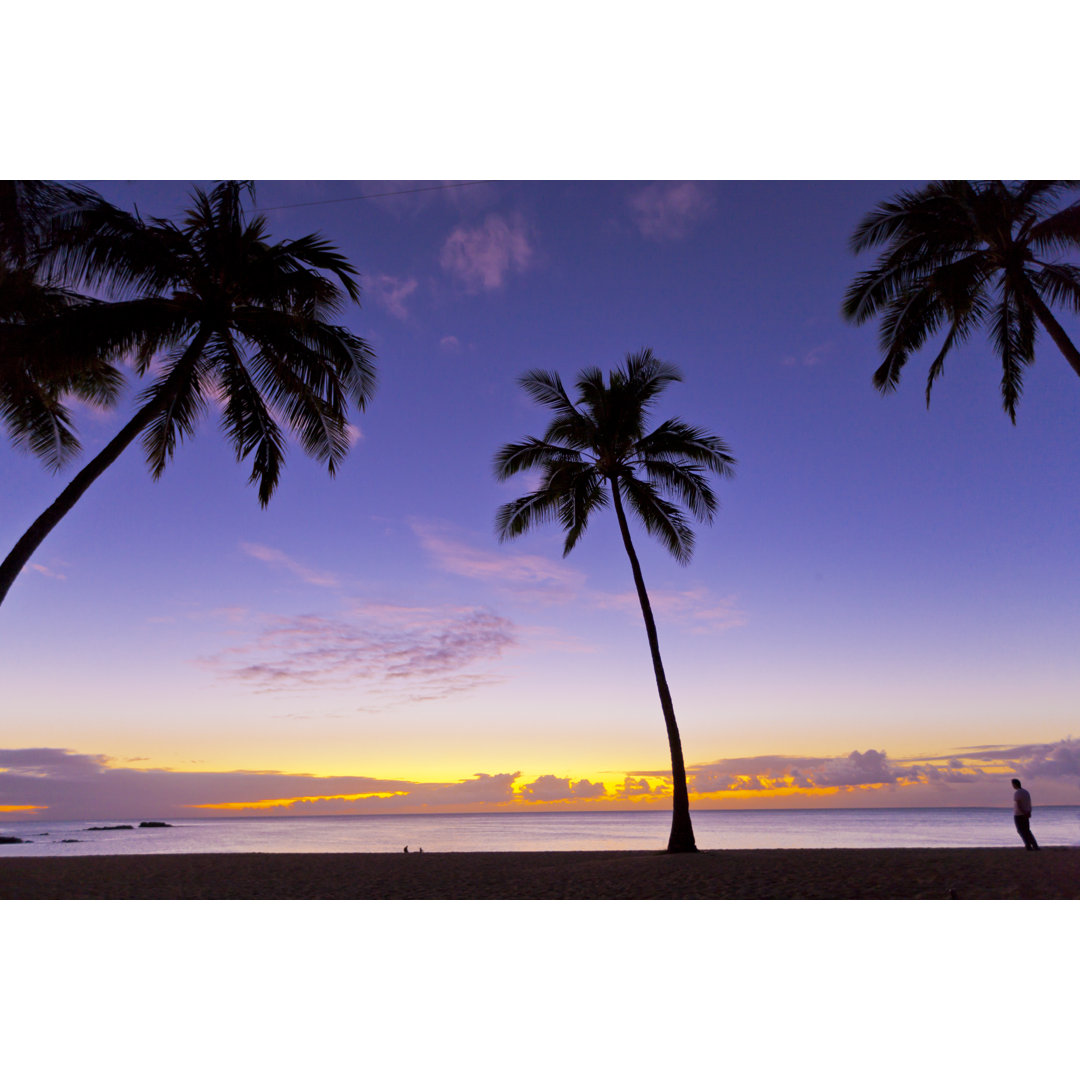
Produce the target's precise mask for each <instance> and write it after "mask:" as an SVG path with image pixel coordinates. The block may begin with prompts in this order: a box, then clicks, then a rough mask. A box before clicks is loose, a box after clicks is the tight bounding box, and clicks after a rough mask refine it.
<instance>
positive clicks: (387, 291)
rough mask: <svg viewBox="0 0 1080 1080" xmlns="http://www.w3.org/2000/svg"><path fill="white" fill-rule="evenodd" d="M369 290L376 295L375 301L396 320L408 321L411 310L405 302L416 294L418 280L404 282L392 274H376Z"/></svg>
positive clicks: (369, 282)
mask: <svg viewBox="0 0 1080 1080" xmlns="http://www.w3.org/2000/svg"><path fill="white" fill-rule="evenodd" d="M367 284H368V288H369V289H370V290H371V291H372V292H373V293H374V294H375V301H376V303H378V304H379V306H380V307H383V308H385V309H386V310H387V311H388V312H390V314H391V315H393V316H394V318H395V319H402V320H404V319H407V318H408V317H409V310H408V308H406V307H405V300H406V299H407V298H408V297H410V296H412V294H413V293H414V292H416V289H417V285H418V282H417V280H416V278H409V279H407V280H405V281H402V280H401V278H396V277H393V276H391V275H390V274H376V275H375V276H374V277H372V278H370V279H369V280H368V283H367Z"/></svg>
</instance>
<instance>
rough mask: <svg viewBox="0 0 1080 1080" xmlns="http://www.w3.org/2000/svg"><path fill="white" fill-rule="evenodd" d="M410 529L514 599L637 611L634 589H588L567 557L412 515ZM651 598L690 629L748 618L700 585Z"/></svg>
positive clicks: (452, 569) (669, 618)
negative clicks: (456, 531)
mask: <svg viewBox="0 0 1080 1080" xmlns="http://www.w3.org/2000/svg"><path fill="white" fill-rule="evenodd" d="M412 529H413V532H414V533H415V534H416V535H417V537H418V538H419V540H420V544H421V546H422V547H423V549H424V550H425V551H426V552H428V554H430V555H431V556H432V557H433V558H434V559H435V562H436V564H437V565H438V566H439V567H440V568H441V569H443V570H446V571H447V572H449V573H451V574H458V575H459V576H461V577H466V578H472V579H473V580H475V581H485V582H487V583H488V584H490V585H493V586H494V587H496V588H498V589H500V590H501V591H503V592H505V593H509V594H511V595H512V596H513V597H514V598H515V599H516V600H518V601H522V602H526V603H535V604H565V603H571V602H575V601H576V602H584V603H587V604H588V605H590V606H591V607H594V608H601V609H604V610H615V611H626V612H632V613H637V612H639V611H640V601H639V600H638V595H637V593H636V592H634V591H630V590H628V591H626V592H621V593H609V592H603V591H601V590H598V589H590V588H588V587H587V586H586V577H585V575H584V574H583V573H582V572H581V571H579V570H575V569H573V568H572V567H570V566H569V565H567V564H566V563H565V562H557V561H556V560H554V559H548V558H545V557H544V556H542V555H521V554H516V553H508V552H506V551H503V550H491V549H482V548H477V547H473V546H471V545H469V544H467V543H465V542H464V541H462V540H459V539H457V538H455V537H453V536H452V535H450V533H449V531H448V530H447V529H445V528H442V527H440V526H437V525H433V524H430V523H426V522H420V521H414V522H412ZM629 574H630V568H629V566H627V576H629ZM649 601H650V603H651V605H652V608H653V611H654V612H655V613H656V614H657V615H659V616H660V617H661V618H663V619H664V620H665V621H666V622H668V623H669V624H672V623H673V624H678V625H681V626H685V627H687V628H688V629H690V630H691V632H694V633H702V634H704V633H716V632H719V631H722V630H729V629H732V628H733V627H737V626H744V625H745V624H746V614H745V613H744V612H743V611H740V610H739V608H738V607H737V603H736V600H735V597H732V596H728V597H723V598H716V597H714V596H712V595H711V594H710V592H709V590H708V589H706V588H704V587H701V586H697V587H695V588H691V589H682V590H677V591H676V590H665V589H656V590H650V592H649Z"/></svg>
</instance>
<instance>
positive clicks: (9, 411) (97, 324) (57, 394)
mask: <svg viewBox="0 0 1080 1080" xmlns="http://www.w3.org/2000/svg"><path fill="white" fill-rule="evenodd" d="M97 198H98V196H96V195H94V193H92V192H90V191H89V190H87V189H85V188H82V187H66V186H64V185H62V184H53V183H50V182H48V181H44V180H0V420H2V421H3V424H4V427H5V428H7V432H8V435H9V437H10V438H11V440H12V442H13V443H14V444H15V445H16V446H18V447H20V448H26V449H28V450H29V451H30V452H31V453H32V454H34V455H36V456H37V457H39V458H41V459H42V460H43V461H44V462H45V464H46V465H48V466H49V467H50V468H52V469H54V470H55V469H59V468H61V467H62V466H63V465H65V464H66V463H67V462H68V460H69V459H70V458H71V457H72V456H73V455H74V454H75V453H77V452H78V450H79V441H78V438H77V437H76V435H75V431H74V428H73V426H72V421H71V413H70V411H69V409H68V407H67V405H66V403H65V399H66V398H67V397H74V398H78V399H80V400H82V401H88V402H91V403H93V404H97V405H111V404H113V403H114V402H115V400H116V397H117V394H118V393H119V390H120V388H121V386H122V384H123V378H122V376H121V375H120V372H119V371H118V369H117V367H116V361H117V360H118V359H119V358H120V355H121V353H122V351H123V345H124V343H123V342H122V341H117V340H116V338H115V336H114V335H111V334H109V333H105V336H102V332H104V331H107V330H109V325H108V322H107V320H102V318H101V310H100V309H101V305H100V303H99V302H97V301H94V300H91V299H90V298H88V297H85V296H82V295H80V294H78V293H76V292H73V291H72V290H71V289H68V288H65V287H64V286H63V285H62V284H60V283H58V282H57V281H55V280H53V279H51V278H50V277H49V276H47V275H46V274H45V273H43V271H42V268H41V262H42V259H43V258H44V256H45V253H46V252H47V251H48V249H49V244H50V239H49V238H50V228H51V227H52V225H53V223H54V222H55V221H56V220H57V218H58V217H59V216H60V215H62V214H64V213H68V212H71V211H72V210H75V209H77V208H80V207H85V206H88V205H89V204H90V203H91V202H92V201H93V200H95V199H97ZM91 309H93V310H91ZM112 329H115V328H112Z"/></svg>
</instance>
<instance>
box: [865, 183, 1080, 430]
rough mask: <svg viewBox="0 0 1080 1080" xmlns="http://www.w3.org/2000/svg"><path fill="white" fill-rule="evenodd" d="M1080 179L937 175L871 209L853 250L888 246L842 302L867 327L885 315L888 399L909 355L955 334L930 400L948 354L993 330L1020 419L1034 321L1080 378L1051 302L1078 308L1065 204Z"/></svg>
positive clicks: (1078, 272)
mask: <svg viewBox="0 0 1080 1080" xmlns="http://www.w3.org/2000/svg"><path fill="white" fill-rule="evenodd" d="M1077 186H1080V181H1076V180H1025V181H1023V182H1019V183H1012V184H1009V183H1006V182H1005V181H1002V180H991V181H982V182H972V181H967V180H938V181H935V182H934V183H931V184H928V185H927V186H926V187H924V188H922V189H921V190H919V191H914V192H903V193H901V194H900V195H898V196H897V197H896V198H895V199H890V200H887V201H885V202H882V203H880V204H879V205H878V207H877V208H876V209H875V210H874V211H873V212H871V213H870V214H868V215H867V216H866V217H865V218H864V219H863V220H862V222H861V223H860V224H859V226H858V228H857V229H856V230H855V233H854V235H853V236H852V240H851V245H852V248H853V250H854V251H856V252H860V251H863V250H865V249H866V248H870V247H876V246H880V245H884V246H885V252H884V254H883V255H882V256H881V257H880V259H879V260H878V261H877V263H875V265H874V266H873V267H872V268H871V269H870V270H868V271H866V272H865V273H863V274H860V275H859V276H858V277H857V278H856V279H855V280H854V282H852V284H851V287H850V288H849V289H848V292H847V295H846V297H845V299H844V307H843V311H844V315H845V316H846V318H848V319H849V320H850V321H852V322H854V323H862V322H865V321H866V320H867V319H870V318H873V317H874V316H875V315H878V314H880V315H881V316H882V319H881V348H882V351H883V353H884V354H885V360H884V363H882V365H881V366H880V367H879V368H878V369H877V371H876V372H875V373H874V385H875V386H876V387H877V388H878V389H879V390H881V391H882V392H883V393H887V392H889V391H891V390H894V389H896V387H897V385H898V384H899V381H900V372H901V370H902V369H903V367H904V364H905V363H906V362H907V359H908V356H909V355H910V354H911V353H913V352H915V351H916V350H917V349H919V348H920V347H921V346H922V345H923V344H924V343H925V342H926V340H927V338H929V337H931V336H932V335H933V334H934V333H935V332H936V331H938V330H943V329H946V328H947V332H946V334H945V338H944V341H943V343H942V346H941V351H940V352H939V353H938V355H937V357H936V359H935V360H934V362H933V363H932V364H931V365H930V374H929V377H928V379H927V382H926V402H927V405H929V404H930V390H931V388H932V386H933V384H934V380H935V379H937V378H938V376H940V375H941V373H942V370H943V369H944V363H945V357H946V355H947V354H948V352H949V350H950V349H951V348H952V347H953V346H954V345H958V344H960V343H961V342H962V341H964V340H965V339H966V338H968V337H969V336H970V334H971V333H972V331H974V330H976V329H979V328H985V329H986V330H987V331H988V332H989V334H990V339H991V342H992V344H993V347H994V351H995V352H996V353H997V355H998V357H999V358H1000V360H1001V366H1002V377H1001V395H1002V402H1003V405H1004V407H1005V411H1006V412H1007V413H1008V414H1009V417H1010V418H1011V419H1012V421H1013V423H1016V403H1017V401H1018V400H1019V398H1020V393H1021V390H1022V388H1023V369H1024V368H1025V367H1026V366H1027V365H1028V364H1031V363H1032V362H1033V361H1034V359H1035V335H1036V325H1035V324H1036V322H1038V323H1039V324H1040V325H1041V326H1042V327H1043V329H1044V330H1046V332H1047V333H1048V334H1049V335H1050V337H1051V338H1052V339H1053V341H1054V343H1055V344H1056V345H1057V347H1058V348H1059V349H1060V350H1061V352H1062V354H1063V355H1064V356H1065V359H1066V360H1068V362H1069V363H1070V364H1071V365H1072V368H1073V370H1074V371H1075V372H1076V373H1077V375H1080V352H1078V351H1077V348H1076V346H1075V345H1074V344H1073V343H1072V341H1070V340H1069V337H1068V335H1067V334H1066V333H1065V331H1064V330H1063V329H1062V327H1061V324H1060V323H1059V322H1058V321H1057V319H1055V318H1054V316H1053V314H1052V313H1051V311H1050V306H1051V305H1054V304H1061V305H1063V306H1065V307H1067V308H1071V309H1072V310H1073V311H1080V268H1078V267H1077V266H1076V265H1074V264H1071V263H1066V262H1061V261H1059V259H1058V257H1059V256H1060V255H1062V254H1063V253H1065V252H1067V251H1069V250H1070V249H1074V250H1075V249H1077V248H1080V202H1073V203H1071V204H1069V205H1067V206H1065V207H1061V208H1058V206H1057V203H1058V201H1059V200H1060V197H1061V195H1062V194H1063V192H1065V191H1067V190H1069V189H1071V188H1075V187H1077Z"/></svg>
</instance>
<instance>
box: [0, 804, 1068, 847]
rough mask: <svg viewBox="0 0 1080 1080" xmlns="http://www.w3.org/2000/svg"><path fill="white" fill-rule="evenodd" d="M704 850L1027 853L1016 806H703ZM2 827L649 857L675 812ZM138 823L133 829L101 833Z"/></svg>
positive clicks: (68, 837)
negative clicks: (970, 849) (986, 850)
mask: <svg viewBox="0 0 1080 1080" xmlns="http://www.w3.org/2000/svg"><path fill="white" fill-rule="evenodd" d="M693 820H694V832H695V834H696V836H697V844H698V847H699V848H700V849H702V850H708V849H723V848H744V849H745V848H905V847H910V848H936V847H938V848H954V847H1013V846H1016V847H1019V846H1020V839H1019V837H1018V836H1017V835H1016V831H1015V830H1014V828H1013V821H1012V815H1011V814H1010V812H1009V809H1007V808H1006V809H988V808H950V809H925V808H920V809H914V810H894V809H877V810H697V811H694V812H693ZM168 821H169V824H170V825H171V828H164V829H161V828H139V827H138V826H139V823H138V821H130V822H125V821H120V820H115V819H114V820H102V821H19V822H13V821H4V822H0V837H3V836H16V837H18V838H19V839H21V840H23V841H24V842H23V843H21V844H10V843H0V857H18V856H34V855H176V854H194V853H198V852H223V853H224V852H239V851H261V852H305V851H306V852H344V851H370V852H380V851H387V852H395V851H397V852H400V851H402V850H403V848H404V847H405V846H406V845H408V847H409V850H410V851H416V850H417V849H419V848H423V849H424V850H425V851H611V850H625V851H645V850H663V849H664V848H665V847H666V846H667V836H668V830H669V828H670V826H671V814H670V812H668V811H621V812H600V811H598V812H594V813H519V814H380V815H374V814H372V815H363V816H360V815H357V816H355V817H314V818H312V817H280V818H197V819H196V818H187V819H185V818H170V819H168ZM116 825H132V826H134V827H133V828H130V829H107V830H104V829H101V828H100V827H101V826H116ZM1032 831H1033V832H1034V833H1035V837H1036V839H1037V840H1038V841H1039V843H1040V844H1042V845H1043V846H1046V847H1054V846H1066V847H1076V846H1080V806H1046V807H1036V810H1035V814H1034V816H1033V817H1032Z"/></svg>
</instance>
